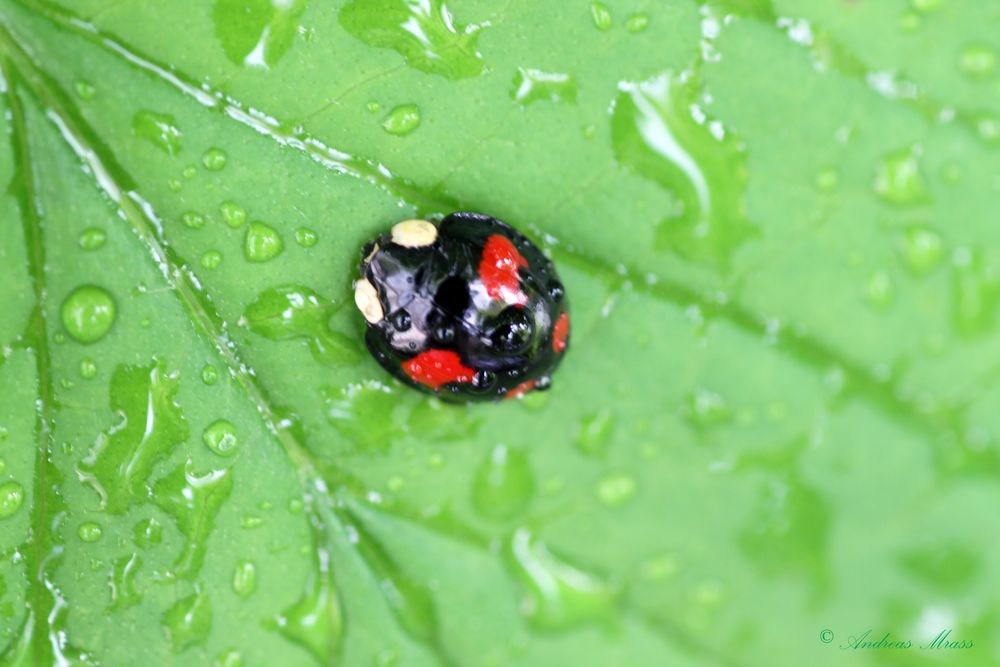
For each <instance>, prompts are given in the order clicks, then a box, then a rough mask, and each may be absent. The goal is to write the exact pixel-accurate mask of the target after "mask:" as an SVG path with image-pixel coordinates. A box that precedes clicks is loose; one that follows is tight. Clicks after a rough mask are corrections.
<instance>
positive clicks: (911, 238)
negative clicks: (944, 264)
mask: <svg viewBox="0 0 1000 667" xmlns="http://www.w3.org/2000/svg"><path fill="white" fill-rule="evenodd" d="M900 252H901V253H902V255H903V261H904V262H906V266H907V267H908V268H909V269H910V271H912V272H913V273H914V274H916V275H923V274H925V273H928V272H930V271H931V270H933V269H934V267H936V266H937V265H938V264H939V263H940V262H941V259H942V257H943V256H944V241H943V240H942V239H941V236H940V235H939V234H938V233H937V232H936V231H934V230H933V229H930V228H928V227H923V226H919V225H917V226H912V227H910V228H908V229H907V230H906V231H905V232H904V233H903V238H902V243H901V247H900Z"/></svg>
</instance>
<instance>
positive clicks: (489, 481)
mask: <svg viewBox="0 0 1000 667" xmlns="http://www.w3.org/2000/svg"><path fill="white" fill-rule="evenodd" d="M534 494H535V478H534V475H533V474H532V471H531V465H530V463H529V462H528V455H527V454H526V453H525V452H524V450H523V449H520V448H512V447H508V446H507V445H497V446H496V447H494V448H493V450H492V451H491V452H489V453H488V454H487V455H486V457H485V458H484V459H483V461H482V463H480V464H479V468H478V469H477V470H476V474H475V478H474V480H473V486H472V503H473V505H474V506H475V508H476V511H477V512H479V513H480V514H482V515H483V516H485V517H487V518H490V519H500V520H502V519H509V518H511V517H514V516H517V515H518V514H521V513H522V512H523V511H524V510H525V509H526V508H527V506H528V504H529V503H530V502H531V499H532V497H533V496H534Z"/></svg>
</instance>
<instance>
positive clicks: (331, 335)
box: [243, 285, 361, 365]
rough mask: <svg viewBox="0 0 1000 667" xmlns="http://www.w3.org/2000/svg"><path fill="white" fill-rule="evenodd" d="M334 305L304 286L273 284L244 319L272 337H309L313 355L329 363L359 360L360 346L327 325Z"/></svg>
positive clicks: (259, 297)
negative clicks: (274, 285)
mask: <svg viewBox="0 0 1000 667" xmlns="http://www.w3.org/2000/svg"><path fill="white" fill-rule="evenodd" d="M333 312H334V305H333V304H331V303H330V302H329V301H327V300H326V299H324V298H322V297H321V296H319V295H318V294H316V292H314V291H313V290H311V289H309V288H308V287H305V286H302V285H282V286H280V287H272V288H271V289H268V290H265V291H263V292H261V293H260V294H259V295H257V299H256V300H255V301H254V302H253V303H251V304H250V305H249V306H247V309H246V311H245V312H244V313H243V318H244V320H245V321H246V323H247V326H248V327H249V328H250V331H252V332H254V333H255V334H257V335H259V336H263V337H264V338H268V339H270V340H292V339H306V340H307V341H308V345H309V350H310V352H312V355H313V358H315V359H316V360H317V361H319V362H321V363H325V364H330V365H342V364H348V363H355V362H357V361H359V360H360V358H361V355H360V353H359V350H358V347H357V345H356V344H355V343H354V341H352V340H351V339H350V338H348V337H347V336H346V335H345V334H342V333H340V332H337V331H331V330H330V327H329V325H328V321H329V319H330V316H331V315H332V314H333Z"/></svg>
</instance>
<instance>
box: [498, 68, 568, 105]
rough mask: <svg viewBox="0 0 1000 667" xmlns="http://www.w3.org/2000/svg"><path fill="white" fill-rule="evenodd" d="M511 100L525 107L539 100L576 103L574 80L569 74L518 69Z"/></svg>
mask: <svg viewBox="0 0 1000 667" xmlns="http://www.w3.org/2000/svg"><path fill="white" fill-rule="evenodd" d="M513 84H514V87H513V88H512V89H511V91H510V96H511V99H513V100H514V101H516V102H520V103H521V104H523V105H525V106H527V105H529V104H531V103H532V102H537V101H539V100H549V101H552V102H576V91H577V89H576V80H575V79H574V78H573V77H572V76H570V75H569V74H561V73H558V72H543V71H542V70H538V69H529V68H526V67H518V68H517V71H516V72H515V73H514V81H513Z"/></svg>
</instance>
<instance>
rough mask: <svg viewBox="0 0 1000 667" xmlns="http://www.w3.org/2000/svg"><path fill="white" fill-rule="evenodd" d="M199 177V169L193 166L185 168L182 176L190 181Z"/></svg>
mask: <svg viewBox="0 0 1000 667" xmlns="http://www.w3.org/2000/svg"><path fill="white" fill-rule="evenodd" d="M197 175H198V168H197V167H195V166H194V165H193V164H191V165H188V166H186V167H184V169H183V170H182V171H181V176H183V177H184V178H186V179H187V180H189V181H190V180H191V179H192V178H194V177H195V176H197Z"/></svg>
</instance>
